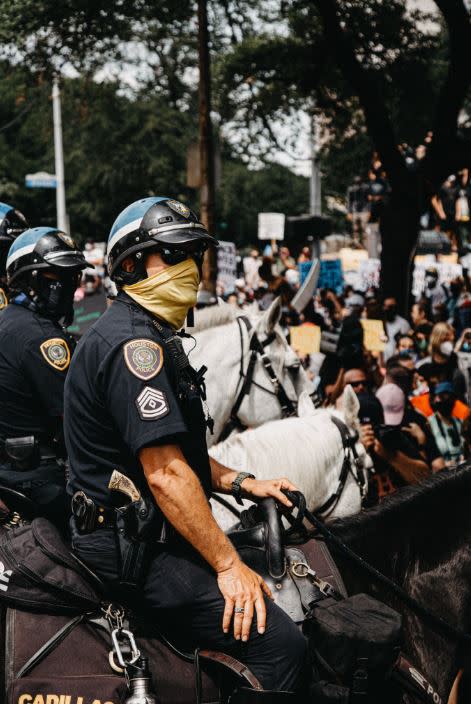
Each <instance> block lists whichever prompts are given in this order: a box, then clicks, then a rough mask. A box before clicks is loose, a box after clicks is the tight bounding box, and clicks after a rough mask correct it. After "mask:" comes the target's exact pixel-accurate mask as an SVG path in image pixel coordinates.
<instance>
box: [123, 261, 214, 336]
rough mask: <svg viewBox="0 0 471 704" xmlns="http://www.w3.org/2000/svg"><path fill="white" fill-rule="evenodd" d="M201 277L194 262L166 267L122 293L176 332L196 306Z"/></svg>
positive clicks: (125, 288) (128, 287)
mask: <svg viewBox="0 0 471 704" xmlns="http://www.w3.org/2000/svg"><path fill="white" fill-rule="evenodd" d="M199 282H200V275H199V271H198V267H197V266H196V264H195V262H194V260H193V259H185V261H183V262H180V263H179V264H175V265H174V266H169V267H168V269H164V270H163V271H159V273H158V274H154V275H153V276H150V277H149V278H148V279H143V280H142V281H138V282H137V283H136V284H132V285H130V286H123V290H124V291H126V293H127V294H128V295H129V296H131V298H133V299H134V300H135V301H136V303H139V305H140V306H142V307H143V308H145V309H146V310H148V311H149V313H152V314H153V315H155V316H157V317H158V318H162V320H165V321H166V322H167V323H169V325H171V326H172V328H175V329H176V330H178V329H179V328H181V327H182V325H183V323H184V322H185V318H186V316H187V313H188V311H189V310H190V308H192V307H193V306H194V305H195V303H196V295H197V293H198V285H199Z"/></svg>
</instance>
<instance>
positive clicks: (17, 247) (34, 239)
mask: <svg viewBox="0 0 471 704" xmlns="http://www.w3.org/2000/svg"><path fill="white" fill-rule="evenodd" d="M87 266H90V265H89V264H87V262H86V260H85V257H84V256H83V254H82V252H81V251H80V250H79V249H77V245H76V244H75V242H74V240H73V239H72V237H70V236H69V235H66V234H65V232H61V230H58V229H57V228H55V227H33V228H30V229H29V230H26V231H25V232H23V233H22V234H21V235H19V237H17V238H16V240H15V241H14V242H13V244H12V245H11V247H10V249H9V251H8V257H7V265H6V269H7V276H8V282H9V284H10V285H12V284H14V283H15V282H18V280H20V279H23V278H24V276H25V275H27V274H28V273H32V272H36V271H38V272H39V271H44V270H49V271H53V272H54V273H56V274H58V275H59V276H60V275H62V274H67V273H77V272H79V271H81V270H82V269H85V268H86V267H87ZM28 278H29V277H28Z"/></svg>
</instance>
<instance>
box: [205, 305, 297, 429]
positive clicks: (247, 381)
mask: <svg viewBox="0 0 471 704" xmlns="http://www.w3.org/2000/svg"><path fill="white" fill-rule="evenodd" d="M242 323H244V325H245V327H246V329H247V333H249V334H250V332H251V331H252V324H251V322H250V320H249V319H248V318H247V317H246V316H245V315H242V316H240V317H238V318H237V325H238V326H239V335H240V350H241V353H240V369H239V384H238V386H239V385H240V389H239V393H238V394H237V397H236V400H235V402H234V405H233V406H232V409H231V413H230V416H229V420H228V421H227V422H226V424H225V425H224V427H223V429H222V430H221V433H220V435H219V437H218V439H217V442H221V441H222V440H226V439H227V438H228V437H229V435H230V434H231V433H232V431H233V430H235V429H236V428H237V429H239V430H245V429H246V426H245V425H244V424H243V423H242V421H241V420H240V418H239V411H240V407H241V405H242V402H243V400H244V398H245V397H246V396H247V395H248V394H249V392H250V387H251V386H256V387H257V388H259V389H261V390H262V391H265V392H266V393H267V394H271V395H272V396H276V397H277V399H278V402H279V404H280V407H281V414H282V418H287V417H288V416H292V415H294V414H295V413H296V406H295V403H294V402H293V401H292V400H291V399H290V398H289V396H288V394H287V393H286V391H285V389H284V387H283V384H282V383H281V381H280V380H279V379H278V377H277V375H276V373H275V370H274V369H273V365H272V363H271V361H270V358H269V357H268V355H267V353H266V352H265V347H268V345H270V344H271V343H272V342H273V340H274V339H275V337H276V335H275V333H271V334H270V335H268V337H267V338H266V339H265V340H264V341H263V342H261V341H260V340H259V339H258V336H257V333H256V332H254V333H253V334H252V336H251V338H250V342H249V351H250V359H249V363H248V366H247V371H246V372H245V373H244V335H243V327H242ZM258 358H260V360H261V362H262V364H263V368H264V369H265V371H266V373H267V375H268V378H269V379H270V382H271V384H272V387H273V390H271V389H267V388H266V387H264V386H262V385H261V384H258V383H257V382H256V381H254V378H253V376H254V372H255V364H256V362H257V359H258Z"/></svg>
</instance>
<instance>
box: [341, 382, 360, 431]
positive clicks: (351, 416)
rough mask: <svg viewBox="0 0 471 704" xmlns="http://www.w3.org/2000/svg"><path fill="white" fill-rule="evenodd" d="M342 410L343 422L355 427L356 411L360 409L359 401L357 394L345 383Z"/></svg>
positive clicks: (356, 420) (356, 421)
mask: <svg viewBox="0 0 471 704" xmlns="http://www.w3.org/2000/svg"><path fill="white" fill-rule="evenodd" d="M342 406H343V408H342V411H343V415H344V418H345V423H346V424H347V425H348V427H349V428H354V427H356V425H357V423H358V411H359V410H360V402H359V400H358V396H357V395H356V393H355V392H354V390H353V389H352V387H351V386H350V384H347V386H346V387H345V389H344V391H343V394H342Z"/></svg>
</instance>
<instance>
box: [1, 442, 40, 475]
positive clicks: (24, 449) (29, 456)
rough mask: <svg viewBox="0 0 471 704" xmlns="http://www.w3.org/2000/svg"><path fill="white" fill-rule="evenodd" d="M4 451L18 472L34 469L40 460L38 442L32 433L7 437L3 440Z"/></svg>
mask: <svg viewBox="0 0 471 704" xmlns="http://www.w3.org/2000/svg"><path fill="white" fill-rule="evenodd" d="M4 451H5V455H6V457H7V458H8V460H9V461H10V463H11V465H12V467H13V469H14V470H16V471H19V472H24V471H27V470H31V469H36V468H37V467H38V466H39V463H40V461H41V453H40V450H39V442H38V441H37V440H36V438H35V437H34V435H27V436H26V437H23V438H7V440H5V442H4Z"/></svg>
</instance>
